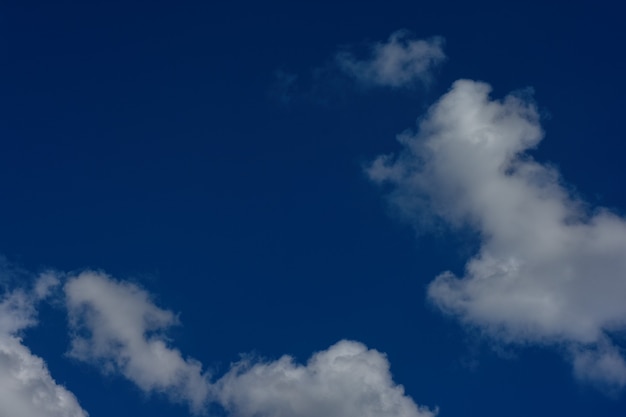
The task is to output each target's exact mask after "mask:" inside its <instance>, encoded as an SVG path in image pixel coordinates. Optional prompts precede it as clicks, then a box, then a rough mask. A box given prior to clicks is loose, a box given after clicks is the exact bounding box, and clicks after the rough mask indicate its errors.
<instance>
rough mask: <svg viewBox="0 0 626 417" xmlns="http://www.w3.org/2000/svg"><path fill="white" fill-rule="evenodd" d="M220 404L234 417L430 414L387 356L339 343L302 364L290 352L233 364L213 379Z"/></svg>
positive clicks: (407, 416) (418, 416) (429, 416)
mask: <svg viewBox="0 0 626 417" xmlns="http://www.w3.org/2000/svg"><path fill="white" fill-rule="evenodd" d="M217 387H218V393H219V394H218V395H219V400H220V402H221V403H222V404H223V405H224V407H225V408H226V409H227V410H229V411H231V413H232V415H234V416H237V417H318V416H322V415H323V416H325V417H433V416H434V415H436V411H431V410H428V409H427V408H425V407H419V406H417V405H416V404H415V403H414V402H413V400H412V399H411V398H410V397H408V396H407V395H406V394H405V393H404V389H403V387H402V386H401V385H397V384H395V383H394V382H393V380H392V378H391V374H390V372H389V362H388V361H387V358H386V357H385V356H384V355H383V354H381V353H379V352H377V351H376V350H368V349H367V348H366V347H365V346H364V345H362V344H361V343H357V342H350V341H341V342H339V343H337V344H335V345H334V346H331V347H330V348H329V349H328V350H325V351H322V352H318V353H316V354H315V355H313V357H311V359H310V360H309V361H308V363H307V364H306V365H298V364H296V363H294V360H293V358H291V357H290V356H283V357H282V358H281V359H279V360H277V361H275V362H269V363H257V364H254V365H252V364H249V363H247V362H242V363H239V364H237V365H235V366H234V367H233V369H231V371H230V372H228V373H227V374H226V375H225V376H224V377H222V378H221V379H220V381H218V383H217Z"/></svg>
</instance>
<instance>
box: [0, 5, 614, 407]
mask: <svg viewBox="0 0 626 417" xmlns="http://www.w3.org/2000/svg"><path fill="white" fill-rule="evenodd" d="M558 3H559V2H552V4H545V3H544V2H536V3H535V2H498V3H494V4H490V3H488V2H483V3H480V2H472V3H467V2H459V3H455V2H430V3H427V2H416V1H414V2H399V1H397V2H393V1H392V2H384V3H383V2H362V3H360V4H356V3H347V2H346V3H337V2H329V3H324V2H269V3H258V2H234V3H232V4H224V3H223V2H200V1H196V2H189V3H186V4H179V3H176V4H175V3H173V2H114V1H107V2H89V4H84V2H72V1H67V2H30V1H21V2H3V4H2V5H1V6H0V144H1V147H0V198H1V200H0V253H1V254H4V255H5V256H6V257H7V259H8V260H9V261H10V262H12V263H16V264H19V265H21V266H22V267H24V268H26V269H28V270H34V271H37V270H41V269H45V268H55V269H59V270H63V271H73V270H80V269H83V268H94V269H103V270H105V271H107V272H108V273H111V274H112V275H114V276H116V277H119V278H129V279H133V280H135V281H136V282H139V283H141V284H142V285H143V286H144V287H146V288H147V289H149V290H150V291H151V292H153V293H155V294H157V297H158V301H159V304H160V305H162V306H163V307H166V308H170V309H172V310H174V311H177V312H180V314H181V316H180V317H181V320H182V323H183V326H181V327H180V328H177V329H176V330H175V331H174V332H173V334H172V337H173V338H174V339H175V340H176V344H177V346H178V347H180V349H181V351H182V352H183V353H184V354H188V355H190V356H193V357H196V358H198V359H200V360H201V361H202V362H203V363H204V364H207V365H208V366H209V367H211V368H213V369H215V372H216V374H217V375H219V374H220V373H221V372H223V371H224V370H225V369H226V368H227V366H228V364H229V363H230V362H231V361H234V360H236V359H237V358H238V354H239V353H242V352H251V351H252V352H257V353H258V354H260V355H262V356H266V357H270V358H275V357H278V356H280V355H282V354H284V353H290V354H293V355H295V356H296V357H297V358H299V359H301V360H305V359H306V358H307V357H308V356H309V355H310V354H311V353H312V352H314V351H317V350H320V349H325V348H327V347H328V346H329V345H330V344H332V343H334V342H336V341H337V340H339V339H342V338H349V339H356V340H359V341H362V342H364V343H365V344H367V345H368V346H369V347H372V348H376V349H378V350H380V351H382V352H386V353H387V354H388V357H389V360H390V362H391V365H392V372H393V374H394V377H395V380H396V381H397V382H399V383H401V384H403V385H404V386H405V387H406V390H407V393H408V394H410V395H411V396H413V397H414V399H415V400H416V401H417V402H418V403H420V404H426V405H431V406H434V405H439V406H440V407H441V414H440V415H441V416H443V417H448V416H450V417H453V416H454V417H456V416H502V415H506V416H512V417H513V416H528V415H532V416H536V417H543V416H554V415H559V416H565V415H567V416H619V415H623V414H624V413H625V412H626V397H624V395H623V394H621V395H616V396H614V397H610V396H607V395H605V394H604V393H602V392H599V391H598V390H595V389H594V388H592V387H589V386H583V385H580V384H578V383H576V382H575V381H574V380H573V378H572V377H571V374H570V369H569V365H568V364H567V363H565V362H564V361H562V359H561V358H560V356H559V355H558V354H556V353H555V352H553V351H549V350H542V349H539V348H528V349H514V348H505V349H504V352H502V354H501V355H497V354H495V353H494V351H493V350H492V349H491V348H490V347H489V346H488V344H487V343H485V342H484V340H483V341H480V339H479V338H477V337H475V335H472V334H470V333H467V332H466V331H465V330H463V329H462V328H461V327H460V326H459V325H458V324H457V323H456V322H454V321H453V320H449V319H446V318H445V317H442V315H441V314H440V313H439V312H437V311H434V309H432V308H430V307H429V306H427V305H426V302H425V301H424V300H425V298H424V289H425V286H426V284H427V283H428V282H429V281H431V280H432V279H433V277H434V276H436V275H437V274H438V273H439V272H441V271H443V270H445V269H453V270H456V271H458V270H459V269H460V268H461V267H462V265H463V263H464V260H465V259H466V258H467V256H468V255H470V254H471V253H472V249H473V247H472V239H471V236H462V237H461V238H459V237H458V236H453V235H447V234H445V233H444V234H443V235H439V236H431V235H428V234H424V235H420V236H415V234H414V231H413V230H412V229H411V228H410V227H408V226H407V225H405V224H402V223H401V222H399V221H397V220H395V219H394V218H393V217H392V216H390V215H389V211H388V210H387V208H386V205H385V202H384V199H383V198H382V195H381V192H380V190H379V189H377V187H375V186H374V185H372V184H371V183H370V182H369V181H368V180H367V178H366V177H365V175H364V174H363V171H362V164H363V163H364V162H366V161H368V160H370V159H372V158H373V157H374V156H376V155H378V154H380V153H387V152H389V151H391V150H393V149H395V148H397V146H398V145H397V144H396V142H395V139H394V138H395V135H396V134H398V133H400V132H401V131H403V130H405V129H407V128H411V127H414V125H415V121H416V120H417V118H418V116H419V115H420V114H421V113H422V112H423V111H424V110H425V108H426V107H427V106H428V105H429V104H431V103H432V102H433V101H435V100H436V99H437V98H438V97H439V96H440V95H441V94H442V93H444V92H445V91H446V90H447V89H448V88H449V86H450V84H451V83H452V82H453V81H454V80H456V79H458V78H471V79H478V80H484V81H486V82H488V83H490V84H492V85H493V87H494V94H495V95H496V96H503V95H505V94H506V93H508V92H510V91H511V90H516V89H522V88H526V87H533V88H534V89H535V98H536V100H537V102H538V105H539V108H540V109H541V111H542V113H543V115H544V122H543V126H544V128H545V130H546V134H547V135H546V139H545V141H544V142H542V144H541V146H540V148H539V149H538V150H537V151H536V152H535V155H536V157H537V158H538V159H540V160H542V161H551V162H553V163H554V164H556V165H557V166H558V167H559V169H560V170H561V172H562V174H563V175H564V177H565V179H566V180H567V181H568V182H569V183H571V184H573V185H574V186H575V187H576V190H577V191H578V192H579V193H581V194H582V195H583V196H584V197H585V198H586V199H587V200H588V201H590V202H592V203H594V204H601V205H605V206H609V207H612V208H614V209H616V210H618V211H620V212H623V209H624V208H625V207H626V197H625V196H624V193H623V184H622V181H621V179H622V177H623V175H624V172H625V171H624V167H623V160H624V157H623V150H624V145H623V138H624V133H623V120H624V117H623V114H624V110H625V108H624V97H625V96H626V80H625V79H624V74H625V73H626V60H624V58H623V43H624V40H625V35H626V28H625V27H624V25H623V21H622V14H621V13H620V11H619V10H617V9H613V10H612V9H611V7H608V6H601V5H600V4H599V3H598V2H577V3H576V4H575V5H574V4H572V5H568V6H567V7H564V6H560V5H559V4H558ZM400 28H406V29H408V30H410V31H412V32H413V33H414V34H415V35H416V36H417V37H419V38H427V37H431V36H436V35H438V36H443V37H444V38H445V39H446V45H445V51H446V54H447V56H448V60H447V62H446V63H445V64H444V65H443V66H442V67H441V69H440V71H439V73H438V74H437V76H436V77H435V81H434V84H433V85H431V86H430V87H429V88H427V89H417V90H415V91H413V92H393V91H389V90H384V89H382V90H376V89H372V90H367V91H364V90H362V89H359V88H356V87H355V86H354V85H353V84H351V83H350V82H348V81H347V80H345V79H341V77H339V76H337V75H336V74H334V75H333V74H332V73H326V72H323V74H324V75H322V76H314V75H313V74H314V71H315V69H316V68H317V69H320V68H324V67H325V66H326V65H327V64H328V62H329V61H330V60H331V59H332V56H333V55H334V54H335V53H336V52H337V50H338V48H339V47H341V46H342V45H357V46H358V45H364V44H365V43H366V42H372V41H379V40H384V39H386V38H387V37H388V36H389V34H390V33H392V32H393V31H395V30H397V29H400ZM278 70H280V71H284V72H286V73H289V74H295V75H297V76H298V79H297V84H296V89H295V90H294V91H293V94H291V95H290V96H289V100H284V98H285V97H282V96H280V90H279V88H278V87H277V79H276V77H275V74H276V71H278ZM331 72H332V71H331ZM281 97H282V98H281ZM41 319H42V320H41V321H42V323H41V325H40V326H39V327H38V328H36V329H33V330H32V331H30V333H28V339H27V341H28V342H29V343H28V344H29V346H31V348H32V350H33V351H34V352H35V353H37V354H39V355H41V356H42V357H43V358H44V359H45V360H46V361H47V363H48V365H49V367H50V370H51V373H52V375H53V376H54V377H55V378H56V379H57V380H58V381H59V382H61V383H64V384H65V385H66V386H67V387H68V388H69V389H70V390H71V391H73V392H74V393H75V394H76V396H77V397H78V399H79V400H80V402H81V405H83V407H84V408H85V409H86V410H88V411H89V412H90V414H91V416H93V417H99V416H108V415H118V416H126V415H128V416H130V415H152V416H162V415H163V416H165V415H168V416H169V415H174V414H176V415H185V413H186V412H187V411H186V410H185V409H184V408H183V407H179V406H171V405H169V404H168V403H167V402H166V401H164V400H162V399H147V398H146V397H145V396H143V394H141V393H140V392H139V391H138V390H137V389H136V388H133V387H132V386H131V384H130V383H128V382H125V381H123V380H122V379H121V378H117V377H105V378H101V377H100V376H99V374H98V372H97V371H95V370H93V369H91V368H89V367H88V366H86V365H82V364H78V363H75V362H74V361H72V360H70V359H68V358H66V357H64V356H63V353H64V352H65V351H66V350H67V336H66V328H65V323H64V320H65V318H64V313H63V312H62V311H61V310H57V309H55V308H53V307H44V309H43V310H42V312H41Z"/></svg>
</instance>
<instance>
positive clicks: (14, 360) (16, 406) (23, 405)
mask: <svg viewBox="0 0 626 417" xmlns="http://www.w3.org/2000/svg"><path fill="white" fill-rule="evenodd" d="M57 284H58V281H56V279H55V278H54V277H53V276H52V275H43V276H42V277H40V279H39V280H38V281H37V283H36V285H35V288H34V290H33V292H32V293H30V292H26V291H22V290H15V291H13V292H11V293H9V294H6V295H5V296H4V297H3V298H2V300H1V301H0V415H2V416H11V417H86V416H87V413H86V412H85V411H84V410H83V409H82V408H81V407H80V405H79V404H78V401H77V400H76V397H75V396H74V395H73V394H72V393H71V392H69V391H68V390H67V389H65V388H64V387H63V386H61V385H58V384H57V383H56V382H55V381H54V379H52V377H51V376H50V373H49V371H48V369H47V366H46V364H45V362H44V361H43V360H42V359H41V358H40V357H38V356H36V355H33V354H32V353H31V352H30V350H29V349H28V348H27V347H26V346H24V345H23V344H22V339H21V337H20V336H19V333H20V332H21V331H22V330H23V329H25V328H27V327H30V326H33V325H35V324H36V322H37V320H36V310H35V303H36V302H37V301H40V300H41V299H43V298H45V297H46V296H47V295H48V293H49V291H50V290H51V288H52V287H54V286H55V285H57Z"/></svg>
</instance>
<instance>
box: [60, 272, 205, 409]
mask: <svg viewBox="0 0 626 417" xmlns="http://www.w3.org/2000/svg"><path fill="white" fill-rule="evenodd" d="M65 294H66V303H67V309H68V314H69V318H70V325H71V327H72V330H73V334H72V347H71V350H70V355H71V356H73V357H74V358H77V359H79V360H82V361H85V362H89V363H93V364H95V365H99V366H100V367H101V368H102V370H103V371H104V372H120V373H121V374H122V375H124V376H125V377H126V378H128V379H129V380H131V381H133V382H134V383H135V384H137V386H139V387H140V388H141V389H142V390H144V391H146V392H160V393H164V394H166V395H168V396H169V397H170V398H171V399H172V400H174V401H176V402H186V403H187V404H188V405H189V406H190V408H191V409H192V410H193V411H194V412H200V411H202V409H203V407H204V405H205V403H206V401H207V398H208V395H209V391H210V384H209V381H208V378H207V376H206V375H205V374H203V372H202V365H201V364H200V362H198V361H196V360H193V359H183V357H182V355H181V353H180V352H179V351H178V350H176V349H173V348H170V347H169V346H168V343H167V340H166V338H165V336H164V334H163V331H165V330H166V329H167V328H169V327H170V326H172V325H175V324H177V323H178V319H177V317H176V316H175V315H174V314H173V313H172V312H170V311H167V310H162V309H160V308H159V307H157V306H156V305H154V303H153V302H152V301H151V300H150V297H149V295H148V293H147V292H145V291H144V290H142V289H140V288H139V287H137V286H136V285H134V284H131V283H127V282H119V281H116V280H114V279H112V278H110V277H109V276H107V275H104V274H102V273H98V272H91V271H87V272H83V273H81V274H80V275H78V276H77V277H73V278H70V279H69V280H68V281H67V283H66V284H65Z"/></svg>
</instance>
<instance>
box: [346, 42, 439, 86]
mask: <svg viewBox="0 0 626 417" xmlns="http://www.w3.org/2000/svg"><path fill="white" fill-rule="evenodd" d="M442 44H443V40H442V39H441V38H434V39H430V40H419V39H411V37H410V35H409V33H408V32H407V31H404V30H400V31H397V32H394V33H392V34H391V36H390V37H389V39H388V40H387V42H384V43H381V42H378V43H375V44H374V45H372V46H371V57H369V58H368V59H366V60H359V59H357V58H356V57H354V55H353V54H352V53H350V52H341V53H339V54H337V56H336V61H337V64H338V65H339V68H340V69H341V70H343V71H344V72H345V73H346V74H348V75H350V76H352V77H354V78H355V79H356V80H357V81H359V82H360V83H362V84H364V85H374V86H387V87H406V86H411V85H414V84H416V83H418V82H422V83H423V82H427V81H429V80H430V78H431V72H432V70H433V68H434V67H435V66H436V65H438V64H439V63H441V62H442V61H443V60H444V59H445V54H444V53H443V50H442Z"/></svg>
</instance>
